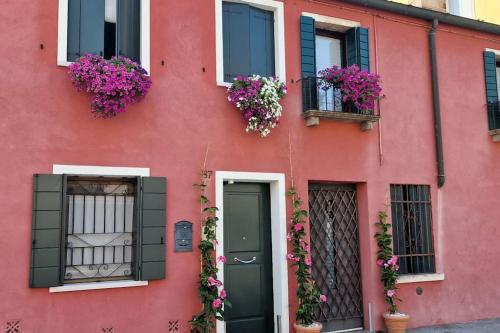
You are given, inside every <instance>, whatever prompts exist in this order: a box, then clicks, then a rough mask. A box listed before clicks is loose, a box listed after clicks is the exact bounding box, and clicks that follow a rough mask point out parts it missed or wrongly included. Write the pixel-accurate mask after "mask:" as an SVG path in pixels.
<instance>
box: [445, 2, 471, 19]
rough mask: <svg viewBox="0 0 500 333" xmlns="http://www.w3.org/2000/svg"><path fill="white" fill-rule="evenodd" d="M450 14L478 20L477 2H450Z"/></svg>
mask: <svg viewBox="0 0 500 333" xmlns="http://www.w3.org/2000/svg"><path fill="white" fill-rule="evenodd" d="M448 6H449V8H448V10H449V12H450V14H453V15H458V16H463V17H467V18H470V19H475V18H476V10H475V0H448Z"/></svg>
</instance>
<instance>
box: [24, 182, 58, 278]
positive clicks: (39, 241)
mask: <svg viewBox="0 0 500 333" xmlns="http://www.w3.org/2000/svg"><path fill="white" fill-rule="evenodd" d="M32 219H33V220H32V236H31V263H30V287H32V288H40V287H54V286H58V285H60V273H61V251H62V246H61V245H62V241H61V240H62V233H63V231H62V230H63V176H62V175H41V174H36V175H34V176H33V211H32Z"/></svg>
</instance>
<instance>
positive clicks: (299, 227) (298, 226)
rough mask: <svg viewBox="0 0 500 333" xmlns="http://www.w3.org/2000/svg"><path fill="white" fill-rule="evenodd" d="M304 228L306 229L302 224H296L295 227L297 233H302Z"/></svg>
mask: <svg viewBox="0 0 500 333" xmlns="http://www.w3.org/2000/svg"><path fill="white" fill-rule="evenodd" d="M303 228H304V227H303V226H302V224H300V223H296V224H295V225H294V226H293V229H294V230H295V231H297V232H298V231H301V230H302V229H303Z"/></svg>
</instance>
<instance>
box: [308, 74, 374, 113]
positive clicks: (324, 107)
mask: <svg viewBox="0 0 500 333" xmlns="http://www.w3.org/2000/svg"><path fill="white" fill-rule="evenodd" d="M321 82H322V78H321V77H306V78H303V79H302V101H303V111H304V112H306V111H312V110H316V111H323V112H345V113H355V114H364V115H374V113H373V110H370V111H366V112H360V110H359V109H357V108H356V107H355V106H354V105H353V104H352V103H345V102H343V101H342V93H341V91H340V89H338V88H334V87H330V88H328V89H325V88H324V87H323V85H322V84H321Z"/></svg>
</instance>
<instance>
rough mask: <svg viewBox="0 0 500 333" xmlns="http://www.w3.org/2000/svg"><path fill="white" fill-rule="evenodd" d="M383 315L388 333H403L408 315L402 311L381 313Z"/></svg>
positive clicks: (408, 318)
mask: <svg viewBox="0 0 500 333" xmlns="http://www.w3.org/2000/svg"><path fill="white" fill-rule="evenodd" d="M382 316H383V317H384V321H385V326H386V327H387V331H388V332H389V333H405V332H406V325H407V324H408V320H410V316H408V315H407V314H404V313H395V314H390V313H388V312H386V313H384V314H383V315H382Z"/></svg>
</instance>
